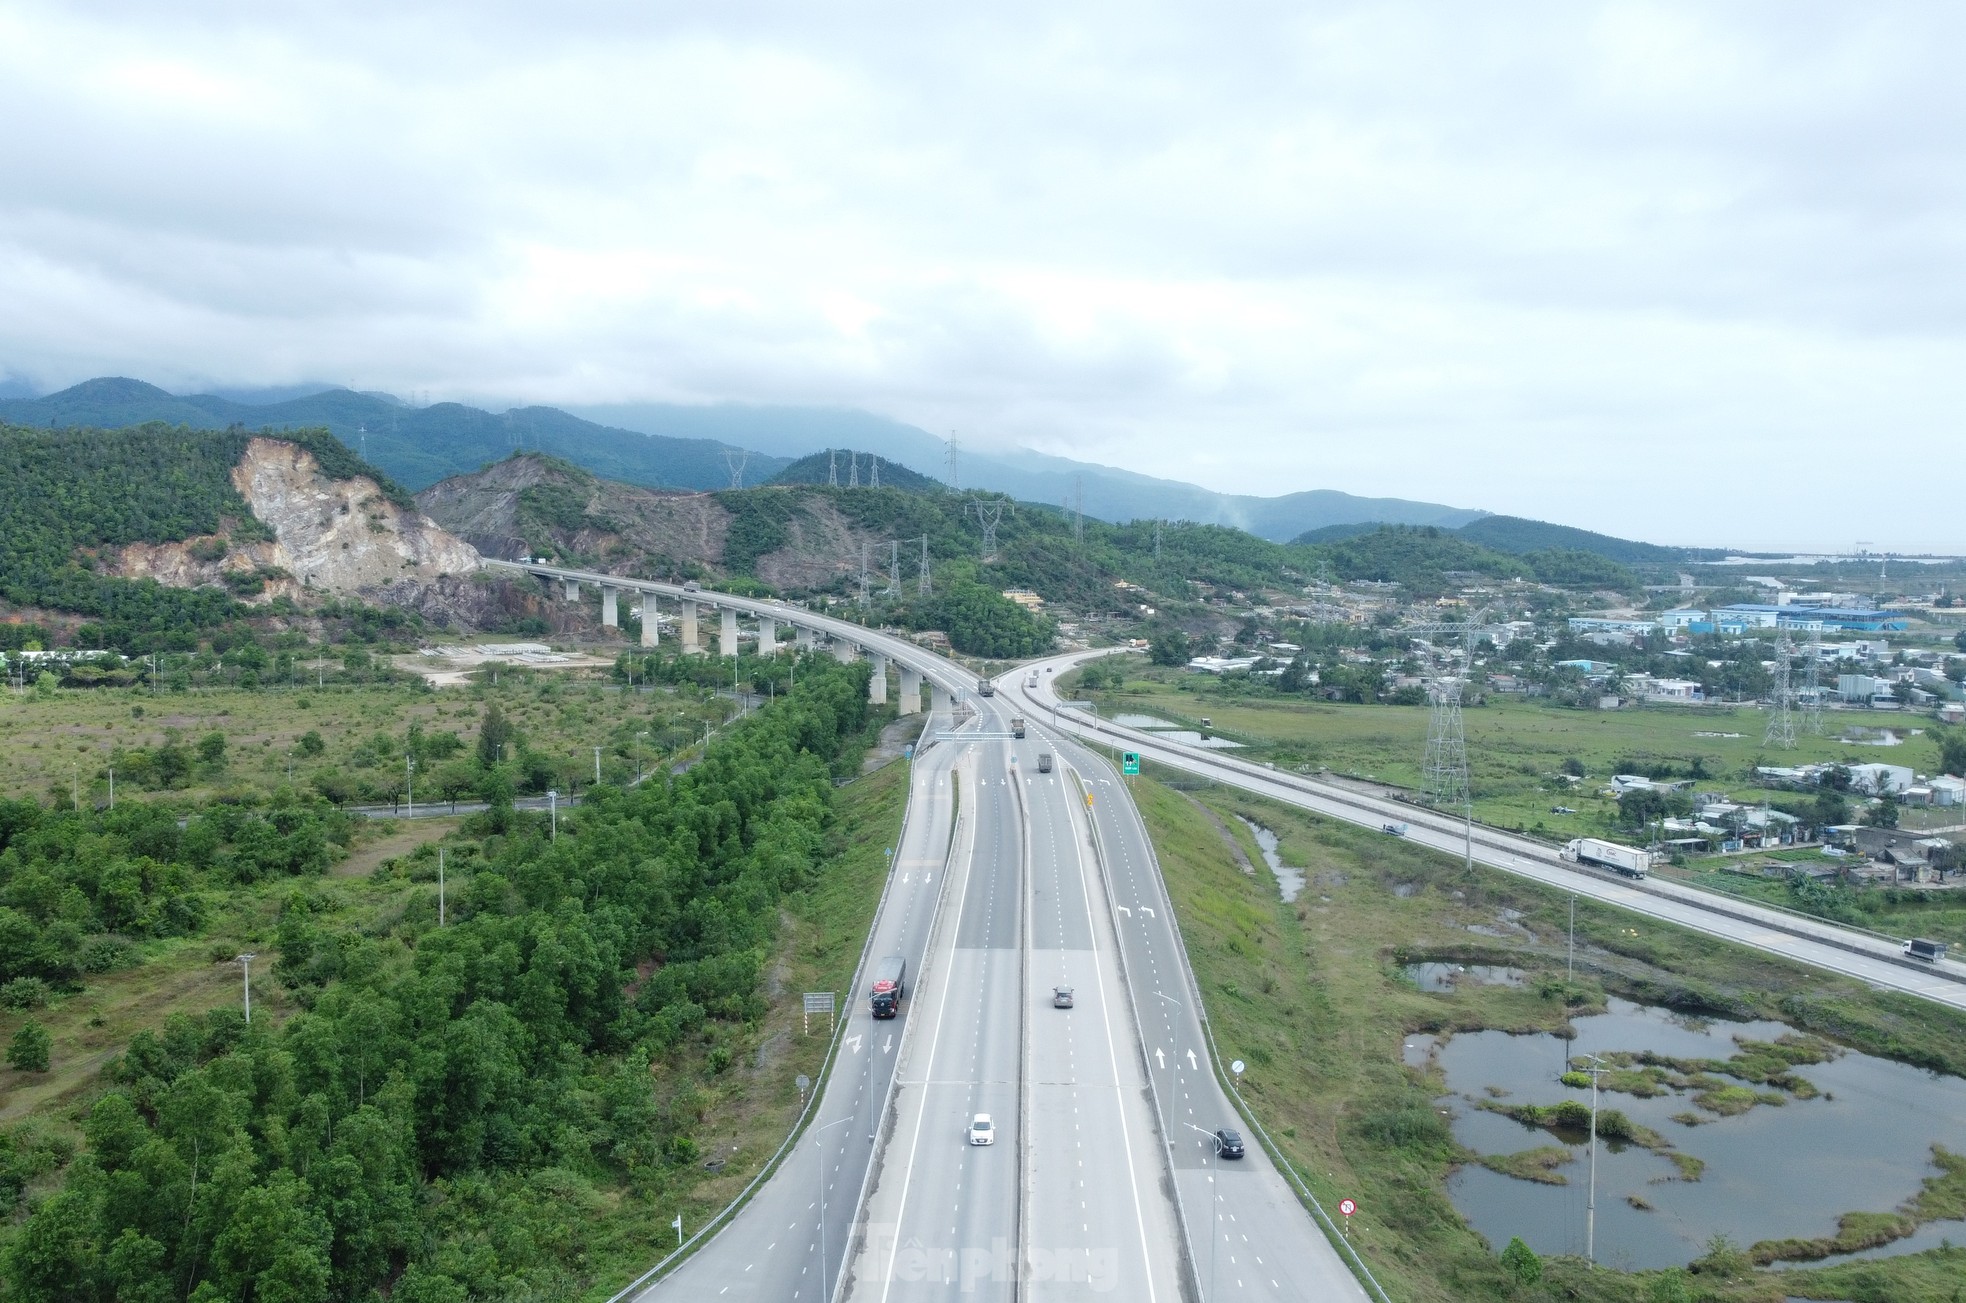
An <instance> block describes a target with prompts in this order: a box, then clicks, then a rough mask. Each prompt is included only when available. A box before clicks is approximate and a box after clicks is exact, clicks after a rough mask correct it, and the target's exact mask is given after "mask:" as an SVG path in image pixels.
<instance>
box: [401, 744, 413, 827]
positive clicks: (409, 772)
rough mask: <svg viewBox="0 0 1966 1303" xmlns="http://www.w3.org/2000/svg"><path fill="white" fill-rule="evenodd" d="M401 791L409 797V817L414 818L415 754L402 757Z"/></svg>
mask: <svg viewBox="0 0 1966 1303" xmlns="http://www.w3.org/2000/svg"><path fill="white" fill-rule="evenodd" d="M403 793H404V795H406V796H407V797H409V802H410V815H409V817H410V818H412V819H414V818H416V757H415V756H410V755H406V756H404V757H403Z"/></svg>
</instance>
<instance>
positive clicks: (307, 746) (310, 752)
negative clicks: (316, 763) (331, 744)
mask: <svg viewBox="0 0 1966 1303" xmlns="http://www.w3.org/2000/svg"><path fill="white" fill-rule="evenodd" d="M299 746H300V753H301V754H302V755H304V756H309V757H312V756H318V755H320V754H321V753H322V752H323V751H326V750H327V749H328V744H327V743H326V742H323V741H322V740H321V732H320V730H319V729H313V728H310V729H308V730H307V731H306V732H305V733H302V734H301V735H300V742H299Z"/></svg>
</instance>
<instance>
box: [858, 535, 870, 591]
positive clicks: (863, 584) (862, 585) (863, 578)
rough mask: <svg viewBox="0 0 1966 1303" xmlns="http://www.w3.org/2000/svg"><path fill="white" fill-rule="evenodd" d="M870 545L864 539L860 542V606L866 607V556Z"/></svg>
mask: <svg viewBox="0 0 1966 1303" xmlns="http://www.w3.org/2000/svg"><path fill="white" fill-rule="evenodd" d="M871 546H872V544H870V543H868V542H867V541H866V540H865V539H862V540H861V541H860V604H861V605H862V606H865V605H867V556H868V549H869V548H870V547H871Z"/></svg>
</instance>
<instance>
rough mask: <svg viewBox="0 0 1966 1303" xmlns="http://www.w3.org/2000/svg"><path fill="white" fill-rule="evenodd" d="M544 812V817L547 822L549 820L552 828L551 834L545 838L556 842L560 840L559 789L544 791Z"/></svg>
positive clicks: (551, 788) (550, 788)
mask: <svg viewBox="0 0 1966 1303" xmlns="http://www.w3.org/2000/svg"><path fill="white" fill-rule="evenodd" d="M546 811H547V816H546V817H547V818H548V819H549V820H551V827H552V832H551V834H550V835H549V836H548V837H547V840H548V841H558V840H560V789H559V788H557V787H549V788H547V789H546Z"/></svg>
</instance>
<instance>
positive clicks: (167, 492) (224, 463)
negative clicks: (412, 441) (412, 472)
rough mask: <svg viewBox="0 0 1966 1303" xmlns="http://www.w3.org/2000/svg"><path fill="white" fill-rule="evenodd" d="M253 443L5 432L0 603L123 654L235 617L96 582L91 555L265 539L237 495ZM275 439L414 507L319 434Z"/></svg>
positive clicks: (144, 587) (232, 607)
mask: <svg viewBox="0 0 1966 1303" xmlns="http://www.w3.org/2000/svg"><path fill="white" fill-rule="evenodd" d="M254 437H255V432H253V431H249V430H245V429H238V428H235V429H230V430H195V429H188V428H185V427H183V426H178V427H167V426H162V425H147V426H137V427H133V428H128V429H120V430H98V429H88V428H81V429H60V430H45V429H27V428H23V427H20V426H9V425H0V485H4V486H5V491H4V492H0V597H4V598H5V599H6V600H7V601H8V602H10V603H12V604H14V605H16V606H38V607H45V608H48V609H51V610H57V611H67V612H73V613H75V614H78V615H82V616H86V617H88V619H89V621H90V624H89V625H88V626H87V627H85V629H84V631H83V634H82V635H81V636H80V638H79V639H78V641H80V642H81V645H84V646H98V647H111V648H117V649H120V650H125V651H149V650H153V649H160V648H162V649H183V648H189V647H194V646H196V645H197V635H198V631H199V630H201V629H209V628H212V627H214V626H216V625H219V624H222V623H224V622H226V621H227V620H231V619H233V618H236V617H237V616H238V615H239V614H240V613H241V611H242V608H241V607H240V605H239V604H238V603H237V602H235V601H234V600H233V599H232V598H231V597H230V596H229V595H228V594H226V593H224V592H222V591H220V590H217V589H211V588H201V589H190V590H186V589H176V588H166V587H163V586H161V585H159V584H156V583H154V582H152V581H149V580H141V581H133V580H127V579H116V578H111V577H108V576H105V575H101V574H98V573H96V572H95V570H94V569H93V568H92V562H91V558H90V556H89V551H90V549H94V548H114V547H121V546H122V545H124V544H126V543H138V542H151V543H157V542H176V541H180V540H183V539H186V538H191V537H194V536H197V535H202V534H215V533H218V532H220V531H221V530H229V531H230V533H231V535H232V536H233V537H235V538H239V539H255V538H265V537H267V536H268V533H267V531H266V529H265V527H264V526H262V525H261V524H260V523H259V522H258V521H257V520H255V519H254V518H253V514H252V511H251V509H250V508H249V507H248V506H247V505H246V501H245V499H244V498H242V497H240V496H239V491H238V490H237V489H236V488H234V487H233V484H232V468H233V467H234V466H236V465H237V464H238V462H239V459H240V457H241V455H242V454H243V453H244V452H245V448H246V444H247V443H248V442H249V441H250V440H252V439H253V438H254ZM278 437H280V438H282V439H285V440H287V441H289V442H292V443H296V444H299V445H300V446H302V447H304V448H306V449H307V450H308V451H309V452H311V453H313V454H314V458H315V460H316V461H317V462H318V463H319V464H320V466H321V470H322V472H323V473H324V474H326V475H327V476H328V477H329V478H330V479H338V480H345V479H349V478H352V477H354V476H357V475H367V476H369V477H371V478H373V479H375V480H377V481H378V482H379V483H380V485H381V487H382V489H383V491H384V492H385V493H387V494H389V495H390V497H391V498H392V499H394V500H395V501H397V502H398V503H399V504H406V505H408V506H409V508H410V509H412V510H414V509H415V501H414V499H412V498H411V497H410V496H409V494H407V493H405V492H404V491H403V490H402V488H401V487H399V486H397V485H396V484H395V483H393V482H392V481H391V480H390V479H389V477H388V476H386V475H384V474H383V473H382V472H380V471H378V470H376V469H375V468H374V467H371V466H368V465H365V464H364V463H363V462H362V461H361V459H360V458H358V457H356V456H355V454H354V453H352V452H350V451H349V450H348V449H347V448H346V447H345V446H344V445H343V444H341V443H340V442H339V441H338V440H336V439H335V437H334V436H333V435H331V434H329V433H327V432H326V431H324V430H299V431H286V432H282V433H281V434H280V435H279V436H278Z"/></svg>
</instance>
